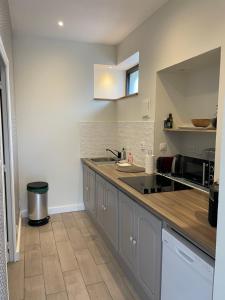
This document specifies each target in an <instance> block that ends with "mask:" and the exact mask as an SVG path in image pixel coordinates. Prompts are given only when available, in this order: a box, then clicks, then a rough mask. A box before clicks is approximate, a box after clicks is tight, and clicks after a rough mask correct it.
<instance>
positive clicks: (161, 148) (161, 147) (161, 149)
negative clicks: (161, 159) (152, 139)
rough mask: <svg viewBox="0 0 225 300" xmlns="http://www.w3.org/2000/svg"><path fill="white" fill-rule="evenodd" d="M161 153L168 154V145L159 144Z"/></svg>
mask: <svg viewBox="0 0 225 300" xmlns="http://www.w3.org/2000/svg"><path fill="white" fill-rule="evenodd" d="M159 151H161V152H166V151H167V143H160V144H159Z"/></svg>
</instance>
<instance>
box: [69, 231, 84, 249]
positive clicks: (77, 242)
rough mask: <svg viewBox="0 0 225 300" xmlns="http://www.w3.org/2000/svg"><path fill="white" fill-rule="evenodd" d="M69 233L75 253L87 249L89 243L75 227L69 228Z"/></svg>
mask: <svg viewBox="0 0 225 300" xmlns="http://www.w3.org/2000/svg"><path fill="white" fill-rule="evenodd" d="M67 233H68V236H69V239H70V241H71V245H72V247H73V249H74V250H75V251H77V250H81V249H86V248H87V242H86V240H85V238H84V237H83V236H82V234H81V232H80V230H79V229H77V228H75V227H72V228H68V229H67Z"/></svg>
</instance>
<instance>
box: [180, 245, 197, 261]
mask: <svg viewBox="0 0 225 300" xmlns="http://www.w3.org/2000/svg"><path fill="white" fill-rule="evenodd" d="M176 253H177V254H178V255H179V257H180V258H181V259H183V260H185V261H186V262H187V263H189V264H193V263H194V262H195V259H194V258H192V257H191V256H190V255H189V254H187V253H185V252H184V251H183V250H181V249H180V248H178V247H176Z"/></svg>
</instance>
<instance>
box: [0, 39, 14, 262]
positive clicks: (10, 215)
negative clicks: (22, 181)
mask: <svg viewBox="0 0 225 300" xmlns="http://www.w3.org/2000/svg"><path fill="white" fill-rule="evenodd" d="M0 55H1V58H2V60H3V63H4V67H5V88H6V91H5V95H2V98H5V100H6V105H7V119H8V120H7V124H5V128H6V129H7V132H8V145H5V147H6V151H8V152H9V170H8V171H9V177H10V182H7V183H6V189H7V188H8V189H9V191H10V193H9V195H7V196H8V197H7V219H8V222H7V230H8V260H9V261H15V260H16V259H17V255H16V216H15V188H14V157H13V134H12V132H13V129H12V104H11V93H10V77H9V60H8V57H7V54H6V51H5V47H4V44H3V41H2V37H1V36H0ZM2 100H3V101H4V99H2ZM7 185H8V186H7Z"/></svg>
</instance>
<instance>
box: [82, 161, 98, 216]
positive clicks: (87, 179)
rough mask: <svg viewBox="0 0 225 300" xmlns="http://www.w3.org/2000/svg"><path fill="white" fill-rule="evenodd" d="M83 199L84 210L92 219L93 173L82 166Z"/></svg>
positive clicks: (93, 204)
mask: <svg viewBox="0 0 225 300" xmlns="http://www.w3.org/2000/svg"><path fill="white" fill-rule="evenodd" d="M83 198H84V206H85V208H86V210H88V211H89V212H90V213H91V214H92V215H93V217H95V216H96V201H95V172H94V171H93V170H91V169H90V168H88V167H87V166H86V165H84V166H83Z"/></svg>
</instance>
